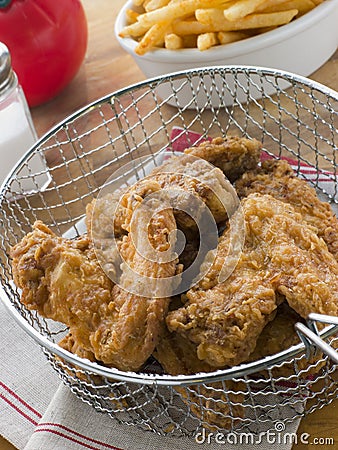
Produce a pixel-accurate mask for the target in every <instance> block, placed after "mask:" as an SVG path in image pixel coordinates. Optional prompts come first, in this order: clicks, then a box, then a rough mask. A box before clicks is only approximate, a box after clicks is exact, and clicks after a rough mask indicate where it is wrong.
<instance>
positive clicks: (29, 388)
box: [0, 129, 332, 450]
mask: <svg viewBox="0 0 338 450" xmlns="http://www.w3.org/2000/svg"><path fill="white" fill-rule="evenodd" d="M181 131H182V130H180V129H173V134H172V137H174V136H177V135H178V134H180V133H181ZM186 137H187V136H186V135H185V137H184V138H183V137H182V138H180V139H178V140H177V141H176V142H175V143H174V145H173V149H174V150H175V151H182V150H183V149H184V148H185V147H186V146H187V145H192V144H193V142H194V140H197V139H198V138H199V137H200V136H199V135H198V134H197V133H196V134H195V133H190V135H189V140H185V139H186ZM290 162H291V164H293V165H295V164H296V166H297V167H298V163H295V162H294V161H290ZM301 171H302V172H303V173H304V175H305V176H306V177H308V178H309V179H311V178H312V179H313V177H317V174H316V173H315V172H314V171H313V170H312V169H310V168H309V167H308V166H306V165H302V166H301ZM329 175H332V174H328V177H327V178H326V176H325V174H322V175H321V178H322V179H320V182H323V183H325V188H326V190H327V191H329V190H330V186H331V184H332V181H331V183H327V181H330V176H329ZM0 355H1V372H0V408H1V413H0V433H1V435H2V436H4V437H5V438H6V439H7V440H8V441H10V442H11V443H13V445H14V446H16V447H17V448H18V449H20V450H21V449H25V450H65V449H66V450H77V449H81V448H83V449H93V450H94V449H95V450H107V449H113V450H147V449H149V450H150V449H151V450H157V449H160V448H161V449H163V450H171V449H172V450H177V449H181V450H193V449H197V448H205V449H208V450H217V449H220V448H223V449H225V450H233V449H238V448H241V449H244V450H246V449H247V450H249V449H253V448H255V447H256V446H253V445H252V444H250V445H244V444H238V445H232V444H229V443H227V444H225V443H224V442H223V440H222V441H219V442H216V441H215V440H214V439H212V438H211V439H210V442H208V441H207V440H206V441H205V442H204V444H202V443H198V442H196V441H195V440H194V439H193V438H191V439H189V438H182V439H178V438H173V437H165V438H164V437H160V436H158V435H156V434H155V433H151V432H144V431H141V430H139V429H138V428H136V427H130V426H125V425H119V424H118V423H117V422H116V421H114V420H113V419H112V418H110V417H109V416H108V415H105V414H102V413H99V412H97V411H95V410H94V409H93V408H92V407H91V406H89V405H87V404H86V403H83V402H82V401H81V400H79V399H78V398H77V397H76V396H75V395H74V394H73V393H72V392H71V391H70V390H69V389H68V388H67V387H66V386H64V385H63V384H62V383H61V382H60V380H59V378H58V376H57V374H56V372H54V371H53V369H52V368H51V366H50V364H49V363H48V361H47V359H46V358H45V356H44V354H43V352H42V351H41V350H40V348H39V346H38V345H37V344H36V343H35V342H34V341H33V340H32V339H31V338H30V337H28V336H27V334H26V333H25V331H23V330H22V329H21V328H20V327H19V326H18V325H17V324H16V323H15V321H14V320H13V319H12V318H11V317H10V316H9V314H8V312H7V311H6V310H5V308H4V306H3V305H2V304H1V303H0ZM281 419H282V418H281ZM271 425H272V429H273V424H271ZM298 425H299V421H294V422H293V423H291V424H286V429H285V430H284V433H285V434H286V433H296V431H297V428H298ZM201 441H202V439H201V440H200V441H199V442H201ZM273 447H274V449H275V450H281V449H283V450H290V449H291V447H292V442H289V441H288V442H287V443H286V444H282V443H278V442H275V443H274V444H273ZM258 448H259V449H260V450H265V449H270V448H271V441H270V443H269V442H266V441H264V439H263V442H261V443H259V444H257V449H258Z"/></svg>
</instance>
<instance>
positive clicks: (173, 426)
mask: <svg viewBox="0 0 338 450" xmlns="http://www.w3.org/2000/svg"><path fill="white" fill-rule="evenodd" d="M337 104H338V95H337V93H335V92H333V91H331V90H329V89H328V88H326V87H324V86H321V85H319V84H317V83H315V82H312V81H310V80H307V79H304V78H302V77H299V76H295V75H292V74H288V73H284V72H281V71H276V70H270V69H263V68H254V67H217V68H206V69H196V70H191V71H189V72H181V73H176V74H171V75H167V76H163V77H161V78H157V79H152V80H148V81H145V82H143V83H139V84H137V85H134V86H131V87H128V88H126V89H124V90H121V91H119V92H115V93H113V94H111V95H109V96H107V97H105V98H102V99H100V100H98V101H96V102H94V103H92V104H91V105H89V106H87V107H85V108H83V109H82V110H80V111H78V112H77V113H75V114H73V115H72V116H70V117H68V118H67V119H65V120H64V121H63V122H62V123H60V124H59V125H57V126H56V127H55V128H54V129H52V130H51V131H50V132H49V133H48V134H47V135H45V136H44V137H43V138H42V139H40V140H39V141H38V142H37V144H36V145H35V146H34V147H33V148H32V149H31V150H30V151H29V152H28V153H27V154H26V156H25V157H24V158H23V159H22V160H21V161H20V163H19V164H18V165H17V166H16V168H15V169H14V170H13V172H12V173H11V174H10V176H9V177H8V178H7V180H6V182H5V183H4V185H3V187H2V191H1V198H0V201H1V208H0V218H1V219H0V220H1V250H0V255H1V282H2V286H3V291H2V293H1V295H2V298H3V300H4V302H5V303H6V305H7V306H8V308H9V310H10V311H11V313H12V314H13V315H14V317H15V318H16V319H17V320H18V322H19V323H20V325H21V326H22V327H23V328H24V329H25V330H26V331H27V332H28V334H29V335H31V336H32V337H33V338H34V339H35V340H36V341H37V342H38V343H39V344H40V345H41V346H42V349H43V351H44V353H45V354H46V357H47V358H48V360H49V361H50V363H51V365H52V366H53V368H54V369H55V371H56V372H57V373H58V375H59V376H60V378H61V379H62V380H63V382H64V383H65V384H66V385H68V386H69V387H70V389H71V390H72V391H73V392H74V393H75V394H76V395H77V396H78V397H79V398H81V399H82V400H83V401H84V402H87V403H89V404H90V405H92V406H93V407H94V408H95V409H96V410H98V411H101V412H103V413H106V414H109V415H110V416H111V417H113V418H114V419H115V420H117V421H119V422H121V423H124V424H129V425H136V426H138V427H140V428H142V429H144V430H152V431H154V432H156V433H158V434H161V435H173V436H179V435H189V436H192V435H194V434H195V433H197V432H199V431H201V430H202V429H203V428H207V429H218V430H227V431H234V430H236V431H243V430H250V431H251V432H252V431H253V432H254V431H257V430H258V429H259V430H260V431H261V430H262V427H264V426H266V427H267V428H269V427H271V423H273V422H275V421H277V420H278V421H283V422H290V421H293V420H294V419H296V418H297V417H301V416H304V415H305V414H307V413H310V412H312V411H314V410H315V409H318V408H321V407H323V406H324V405H327V404H329V403H330V402H331V401H332V400H333V399H334V398H336V396H337V393H338V384H337V373H336V365H335V364H334V363H333V362H331V360H330V359H329V358H327V357H326V356H324V355H323V354H322V353H317V354H316V355H315V357H312V358H311V359H308V358H307V355H306V348H305V346H304V344H303V343H302V342H301V341H299V343H298V344H296V345H294V346H292V347H291V348H289V349H287V350H285V351H283V352H281V353H278V354H275V355H272V356H267V357H265V358H263V359H261V360H258V361H254V362H250V363H243V364H241V365H240V366H236V367H232V368H229V369H226V370H219V371H215V372H211V373H207V374H202V375H201V374H196V375H189V376H183V375H182V376H169V375H166V374H163V373H161V371H160V368H159V367H158V365H157V364H156V363H155V362H154V361H153V360H149V361H148V363H147V364H146V366H145V367H144V369H142V371H141V372H140V373H133V372H122V371H119V370H117V369H112V368H108V367H105V366H102V365H99V364H96V363H92V362H90V361H88V360H86V359H81V358H79V357H77V356H75V355H72V354H71V353H68V352H67V351H65V350H63V349H62V348H61V347H59V346H58V342H59V341H60V340H61V338H62V337H63V336H64V335H65V334H66V333H67V329H66V327H65V326H64V325H61V324H59V323H55V322H53V321H51V320H46V319H44V318H42V317H41V316H39V315H38V314H37V313H36V312H35V311H30V310H27V309H26V308H25V307H24V306H23V305H22V304H21V303H20V293H19V291H18V290H17V288H16V287H15V285H14V283H13V281H12V279H13V277H12V269H11V261H10V257H9V248H10V246H12V245H14V244H15V243H17V242H18V241H19V240H20V239H21V238H22V237H23V236H24V235H25V234H26V233H28V232H29V231H31V227H32V224H33V222H34V221H35V220H42V221H43V222H44V223H46V224H47V225H48V226H49V227H50V228H51V229H52V230H53V231H54V232H55V233H57V234H58V235H67V236H70V237H76V236H77V235H79V234H81V233H82V232H83V231H84V230H83V218H84V215H85V207H86V205H87V204H88V203H89V202H90V201H91V200H92V199H93V198H95V197H96V196H97V195H98V193H99V192H100V189H101V187H102V186H103V185H104V183H105V181H106V179H107V178H108V177H109V176H110V175H111V174H112V173H114V172H115V171H116V170H117V169H118V168H119V167H122V166H124V165H125V164H126V163H132V162H133V161H135V160H136V159H137V158H139V157H143V163H142V164H144V165H145V164H147V163H149V162H152V161H153V162H154V164H156V161H157V160H156V157H157V156H158V155H160V154H162V153H163V152H168V149H171V148H173V146H174V144H175V141H178V140H180V139H182V138H184V139H185V140H186V141H187V142H188V144H189V142H190V140H191V132H194V136H195V137H196V136H198V137H197V143H198V142H199V141H202V140H203V139H205V138H206V137H216V136H225V135H229V134H235V135H240V136H246V137H249V138H256V139H258V140H260V141H261V142H262V143H263V151H264V152H265V153H266V154H268V155H270V157H273V158H277V159H278V158H287V159H288V160H289V161H290V160H291V161H292V165H293V168H294V170H295V172H296V173H297V175H298V176H299V177H301V178H304V179H306V180H307V181H308V182H309V183H310V184H311V185H312V186H313V187H314V188H315V189H316V190H317V192H318V195H319V196H320V198H321V199H324V200H326V201H328V202H330V203H331V204H332V207H333V208H335V207H336V205H337V203H338V193H337V190H338V187H337V160H336V159H337V157H338V154H337V140H338V138H337V112H336V111H337ZM173 129H175V130H176V134H175V135H173V134H172V130H173ZM177 130H179V131H178V132H177ZM133 167H134V169H135V171H136V170H137V173H138V176H139V173H140V170H141V171H142V167H144V166H141V167H137V168H136V167H135V166H133ZM304 167H306V170H304ZM320 335H321V337H322V339H323V340H325V342H327V343H328V344H329V345H331V346H332V347H337V345H338V337H337V336H338V326H337V325H332V326H329V327H326V328H325V329H324V330H323V331H321V333H320Z"/></svg>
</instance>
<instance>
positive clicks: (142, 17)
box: [119, 0, 324, 55]
mask: <svg viewBox="0 0 338 450" xmlns="http://www.w3.org/2000/svg"><path fill="white" fill-rule="evenodd" d="M323 1H324V0H133V3H134V4H135V5H136V6H137V8H136V10H135V11H134V10H130V9H129V10H127V11H126V19H127V23H128V25H126V26H125V27H124V28H123V29H122V30H121V32H120V34H119V35H120V37H131V38H134V39H135V40H136V41H138V44H137V46H136V49H135V51H136V53H137V54H139V55H143V54H144V53H146V52H148V51H149V50H151V49H152V48H154V47H165V48H167V49H168V50H178V49H181V48H191V47H193V48H198V49H199V50H206V49H208V48H210V47H213V46H215V45H219V44H228V43H230V42H235V41H238V40H242V39H246V38H247V37H251V36H255V35H258V34H261V33H265V32H267V31H269V30H273V29H275V28H277V27H279V26H281V25H284V24H287V23H289V22H290V21H291V20H292V19H294V18H296V17H299V16H300V15H302V14H305V13H306V12H308V11H310V10H311V9H313V8H315V7H316V6H317V5H319V4H320V3H322V2H323Z"/></svg>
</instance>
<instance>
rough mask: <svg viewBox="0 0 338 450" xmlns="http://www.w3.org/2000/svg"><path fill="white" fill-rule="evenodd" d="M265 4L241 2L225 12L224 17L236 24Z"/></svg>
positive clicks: (245, 0)
mask: <svg viewBox="0 0 338 450" xmlns="http://www.w3.org/2000/svg"><path fill="white" fill-rule="evenodd" d="M264 2H265V0H239V1H238V2H236V3H235V4H234V5H231V6H229V7H228V8H226V9H225V10H224V17H225V18H226V19H227V20H230V21H231V22H234V21H235V20H238V19H242V18H243V17H246V16H248V15H249V14H251V13H253V12H255V11H256V9H257V8H258V7H259V6H261V5H262V3H264Z"/></svg>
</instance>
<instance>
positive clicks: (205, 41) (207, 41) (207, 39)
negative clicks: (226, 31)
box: [197, 33, 218, 51]
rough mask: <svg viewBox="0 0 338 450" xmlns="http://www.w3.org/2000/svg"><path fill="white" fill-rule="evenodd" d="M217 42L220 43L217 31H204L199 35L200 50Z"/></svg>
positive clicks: (198, 44)
mask: <svg viewBox="0 0 338 450" xmlns="http://www.w3.org/2000/svg"><path fill="white" fill-rule="evenodd" d="M216 44H218V40H217V36H216V33H203V34H200V35H199V36H198V37H197V48H198V50H201V51H203V50H207V49H208V48H210V47H213V46H214V45H216Z"/></svg>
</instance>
